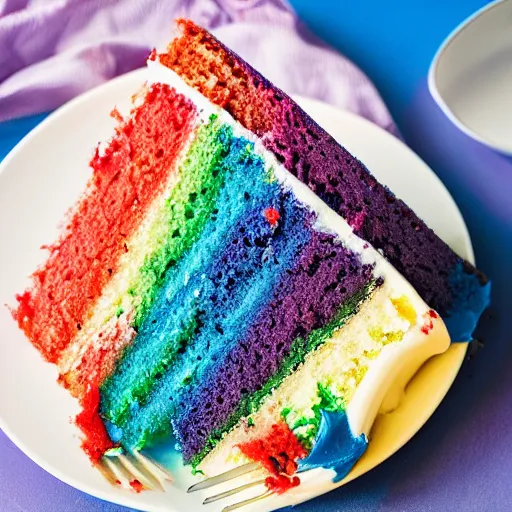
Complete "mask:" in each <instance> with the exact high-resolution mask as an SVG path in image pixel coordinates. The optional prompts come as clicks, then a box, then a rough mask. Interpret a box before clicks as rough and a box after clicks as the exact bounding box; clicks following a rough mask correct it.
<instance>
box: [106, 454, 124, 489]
mask: <svg viewBox="0 0 512 512" xmlns="http://www.w3.org/2000/svg"><path fill="white" fill-rule="evenodd" d="M112 459H113V458H112V457H103V461H102V468H104V469H105V473H107V474H109V475H110V476H109V477H108V480H109V481H110V482H112V483H119V484H121V486H122V487H124V488H125V489H130V479H129V478H128V477H127V475H126V472H125V470H124V469H123V468H121V467H120V466H119V465H118V464H117V462H114V460H112Z"/></svg>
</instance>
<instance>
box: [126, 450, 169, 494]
mask: <svg viewBox="0 0 512 512" xmlns="http://www.w3.org/2000/svg"><path fill="white" fill-rule="evenodd" d="M117 460H118V461H119V462H120V463H121V464H122V465H123V466H124V467H125V469H126V470H127V471H128V473H130V475H132V476H133V477H134V478H135V479H137V480H138V481H139V482H140V483H141V484H142V485H143V486H144V487H147V488H148V489H152V490H159V491H163V490H164V488H163V486H162V484H161V483H160V481H158V480H150V479H149V478H148V477H146V475H145V474H144V473H143V472H142V471H140V470H139V468H137V466H135V464H134V463H133V462H132V461H131V460H130V459H129V458H128V457H127V456H126V455H124V454H119V455H118V456H117Z"/></svg>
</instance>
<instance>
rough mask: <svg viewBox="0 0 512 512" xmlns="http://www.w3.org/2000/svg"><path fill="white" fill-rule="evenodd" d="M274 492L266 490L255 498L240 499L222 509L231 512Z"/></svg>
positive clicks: (224, 511) (223, 511)
mask: <svg viewBox="0 0 512 512" xmlns="http://www.w3.org/2000/svg"><path fill="white" fill-rule="evenodd" d="M272 494H274V493H273V492H272V491H265V492H264V493H263V494H260V495H258V496H255V497H254V498H249V499H248V500H244V501H240V502H238V503H234V504H233V505H228V506H227V507H224V508H223V509H222V512H231V511H232V510H237V509H239V508H242V507H245V506H246V505H251V503H256V502H257V501H260V500H263V499H265V498H268V497H269V496H271V495H272Z"/></svg>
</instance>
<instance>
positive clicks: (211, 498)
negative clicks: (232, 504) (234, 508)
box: [203, 478, 265, 505]
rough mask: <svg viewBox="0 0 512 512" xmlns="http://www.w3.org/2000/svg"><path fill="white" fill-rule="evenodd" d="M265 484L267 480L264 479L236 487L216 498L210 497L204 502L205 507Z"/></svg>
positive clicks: (216, 495) (217, 495)
mask: <svg viewBox="0 0 512 512" xmlns="http://www.w3.org/2000/svg"><path fill="white" fill-rule="evenodd" d="M264 483H265V479H264V478H262V479H260V480H255V481H254V482H249V483H247V484H244V485H241V486H240V487H236V488H235V489H230V490H228V491H224V492H221V493H219V494H215V495H214V496H209V497H208V498H206V499H205V500H204V501H203V505H207V504H208V503H213V502H214V501H218V500H221V499H222V498H227V497H228V496H233V494H238V493H239V492H242V491H245V490H246V489H250V488H251V487H255V486H256V485H261V484H264Z"/></svg>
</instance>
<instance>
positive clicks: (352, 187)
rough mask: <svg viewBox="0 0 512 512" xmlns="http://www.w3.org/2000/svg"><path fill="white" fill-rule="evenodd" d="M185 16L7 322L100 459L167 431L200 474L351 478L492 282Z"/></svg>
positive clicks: (464, 334)
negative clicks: (387, 414)
mask: <svg viewBox="0 0 512 512" xmlns="http://www.w3.org/2000/svg"><path fill="white" fill-rule="evenodd" d="M178 28H179V34H178V36H177V37H176V38H175V39H174V40H173V41H172V42H171V44H170V45H169V47H168V50H167V52H166V53H162V54H157V53H156V52H153V53H152V55H151V56H150V59H149V61H148V81H147V83H146V84H145V85H144V86H143V88H142V89H141V90H140V91H139V92H138V93H137V94H136V95H135V96H134V98H133V109H132V111H131V112H130V113H129V114H128V115H126V116H125V117H123V116H122V115H121V114H120V113H119V112H117V111H114V112H113V115H114V116H115V117H116V118H117V119H118V126H117V129H116V133H115V134H114V135H113V137H112V138H111V140H109V141H107V142H105V143H103V144H102V145H101V146H100V147H99V148H98V149H97V150H96V153H95V154H94V157H93V158H92V161H91V168H92V176H91V179H90V181H89V184H88V186H87V189H86V190H85V191H84V193H83V195H82V197H81V198H80V200H79V201H78V203H77V204H76V205H75V207H74V208H73V209H72V210H71V212H70V214H69V216H68V221H67V225H66V228H65V229H64V231H63V232H62V234H61V236H60V238H59V239H58V240H57V241H56V242H55V243H54V244H52V245H50V246H48V247H47V250H48V251H49V256H48V258H47V260H46V262H45V263H44V264H43V265H42V266H41V267H40V268H39V269H38V270H36V272H35V273H34V274H33V283H32V286H31V288H30V289H28V290H26V291H25V292H24V293H23V294H21V295H20V296H18V297H17V299H18V305H17V308H16V309H15V310H14V316H15V318H16V320H17V321H18V323H19V326H20V328H21V329H23V331H24V332H25V334H26V335H27V337H28V338H29V339H30V341H31V342H32V343H33V344H34V346H35V347H37V348H38V349H39V351H40V352H41V353H42V355H43V356H44V358H45V359H46V360H47V361H49V362H51V363H54V364H56V365H57V366H58V369H59V374H60V378H59V380H60V382H61V384H63V385H64V386H66V387H67V388H68V389H69V391H70V392H71V393H72V394H73V395H74V396H75V397H76V398H77V399H78V400H79V401H80V403H81V405H82V407H83V411H82V412H81V413H80V414H79V416H78V417H77V418H76V423H77V425H78V426H79V427H80V428H81V430H82V432H83V448H84V450H85V451H86V452H87V454H88V455H89V456H90V457H91V459H92V460H93V461H94V462H100V461H101V460H102V458H103V457H104V455H105V454H107V455H108V454H110V453H112V451H117V452H118V451H119V450H120V449H125V450H127V451H130V452H132V451H134V450H137V451H139V450H143V449H144V448H146V447H149V446H152V445H154V444H157V443H159V442H161V440H162V439H166V438H169V436H174V438H175V439H176V444H177V446H178V448H179V450H180V451H181V453H182V456H183V461H184V463H185V464H190V466H191V467H192V468H193V469H194V470H196V471H199V470H200V471H202V472H203V473H205V474H216V473H220V472H222V471H224V470H226V469H229V468H232V467H235V466H239V465H241V464H243V463H244V462H247V461H256V462H259V463H260V464H261V465H262V467H264V468H265V470H266V471H267V473H268V479H267V486H268V487H269V488H271V489H274V490H278V491H283V490H285V489H287V488H289V487H292V486H295V485H297V484H298V483H299V478H298V477H297V476H294V475H295V474H296V473H297V471H299V470H305V469H308V468H315V467H323V468H327V469H331V470H333V471H334V474H333V475H334V477H335V478H337V479H339V478H342V477H344V476H345V475H346V474H347V473H348V472H349V471H350V469H351V468H352V466H353V465H354V463H355V462H356V461H357V460H358V458H359V457H361V455H362V454H363V453H364V451H365V449H366V446H367V444H368V439H369V435H370V431H371V427H372V424H373V421H374V419H375V416H376V414H377V413H378V411H379V410H383V409H384V410H389V409H391V408H393V407H395V406H396V405H397V403H398V400H399V394H400V393H399V392H397V390H399V389H401V388H403V386H404V385H405V384H406V383H407V381H408V380H409V379H410V378H411V377H412V375H413V374H414V373H415V372H416V371H417V370H418V368H419V367H420V366H421V365H422V364H423V362H424V361H425V360H427V359H428V358H429V357H431V356H432V355H434V354H439V353H441V352H443V351H445V350H446V349H447V348H448V346H449V343H450V338H451V339H452V340H453V341H460V342H463V341H468V340H470V339H471V336H472V332H473V330H474V328H475V325H476V323H477V321H478V318H479V317H480V315H481V313H482V311H483V310H484V309H485V307H486V306H487V303H488V300H489V284H488V283H487V281H486V279H485V277H484V276H483V275H482V274H481V273H479V272H478V271H477V270H476V269H475V268H474V267H473V266H472V265H470V264H469V263H468V262H466V261H463V260H462V259H461V258H459V257H458V256H457V255H456V254H455V253H454V252H453V251H452V250H451V249H450V248H449V247H448V246H447V245H446V244H445V243H444V242H443V241H441V240H440V239H439V238H438V237H437V236H436V235H435V233H434V232H433V231H432V230H430V229H429V228H428V227H427V226H426V225H425V224H424V223H423V222H422V221H421V220H420V219H419V218H418V217H417V216H416V215H415V214H414V212H413V211H412V210H411V209H410V208H408V207H407V206H406V205H405V204H404V203H403V202H402V201H401V200H400V199H398V198H396V197H395V196H394V195H393V194H392V193H391V192H390V191H389V190H388V189H387V188H385V187H384V186H382V185H381V184H379V183H378V182H377V181H376V180H375V178H374V177H373V176H372V175H371V174H370V173H369V172H368V170H367V169H366V168H365V167H364V165H363V164H362V163H361V162H359V161H358V160H356V159H355V158H354V157H353V156H351V155H350V154H349V153H348V152H347V151H346V150H345V149H344V148H343V147H341V146H340V145H338V144H337V143H336V142H335V141H334V139H333V138H332V137H330V136H329V135H328V134H327V133H326V132H325V131H324V130H322V129H321V128H320V127H319V126H318V125H317V124H316V123H314V122H313V121H312V120H311V118H310V117H308V116H307V114H305V113H304V112H303V111H302V110H301V109H300V108H299V107H298V106H297V105H296V104H295V103H294V102H293V100H291V99H290V98H289V97H288V96H286V94H284V93H283V92H282V91H280V90H278V89H276V88H275V87H274V86H273V85H272V84H270V83H269V82H268V81H267V80H266V79H265V78H263V77H262V76H261V75H259V74H258V73H257V72H256V71H255V70H254V69H252V68H251V67H250V66H249V65H248V64H246V63H245V62H244V61H243V60H241V59H240V58H239V57H238V56H236V55H235V54H233V53H232V52H231V51H230V50H228V49H227V48H225V47H224V46H223V45H222V44H221V43H220V42H218V41H217V40H216V39H214V38H213V36H211V35H210V34H209V33H208V32H206V31H204V30H203V29H201V28H199V27H197V26H196V25H194V24H193V23H192V22H190V21H185V20H181V21H179V22H178Z"/></svg>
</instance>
